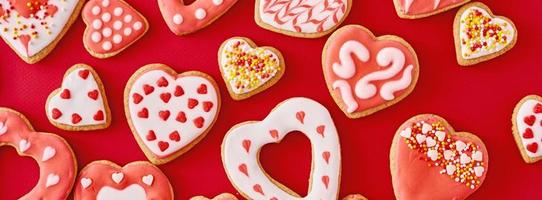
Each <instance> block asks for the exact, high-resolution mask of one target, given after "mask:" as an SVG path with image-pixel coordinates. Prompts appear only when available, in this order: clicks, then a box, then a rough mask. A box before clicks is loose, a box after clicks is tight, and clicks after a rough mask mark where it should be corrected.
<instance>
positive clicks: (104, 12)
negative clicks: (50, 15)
mask: <svg viewBox="0 0 542 200" xmlns="http://www.w3.org/2000/svg"><path fill="white" fill-rule="evenodd" d="M82 15H83V21H84V22H85V24H86V25H87V28H86V29H85V34H84V36H83V42H84V44H85V48H86V49H87V51H88V52H89V53H90V54H91V55H92V56H94V57H97V58H109V57H111V56H114V55H117V54H118V53H120V52H121V51H123V50H124V49H126V48H127V47H128V46H130V45H132V44H133V43H134V42H136V41H137V40H139V39H140V38H141V37H142V36H143V35H144V34H145V33H146V32H147V30H148V29H149V23H148V22H147V19H145V17H143V15H141V13H139V12H138V11H137V10H135V9H134V8H133V7H132V6H130V4H128V3H126V2H125V1H123V0H90V1H89V2H87V3H86V5H85V7H84V8H83V11H82Z"/></svg>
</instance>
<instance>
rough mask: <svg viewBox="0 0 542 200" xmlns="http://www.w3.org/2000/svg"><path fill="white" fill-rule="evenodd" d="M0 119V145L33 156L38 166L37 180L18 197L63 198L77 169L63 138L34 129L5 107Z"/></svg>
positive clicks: (70, 187)
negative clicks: (8, 146) (24, 193)
mask: <svg viewBox="0 0 542 200" xmlns="http://www.w3.org/2000/svg"><path fill="white" fill-rule="evenodd" d="M0 122H2V124H1V125H0V126H1V127H0V129H1V130H0V144H2V145H10V146H13V147H15V148H16V149H17V151H18V152H19V154H20V155H21V156H30V157H32V158H34V160H36V162H37V163H38V166H39V169H40V176H39V180H38V183H37V184H36V186H35V187H34V188H33V189H32V190H31V191H30V192H29V193H27V194H26V195H24V196H23V197H21V198H20V199H66V198H67V197H68V194H69V193H70V191H71V189H72V186H73V182H74V178H75V174H76V170H77V166H76V161H75V156H74V155H73V152H72V150H71V148H70V146H69V145H68V144H67V143H66V141H64V139H62V138H60V137H59V136H57V135H54V134H50V133H40V132H34V130H33V129H32V127H31V126H30V124H28V123H27V121H26V119H25V118H24V116H22V115H21V114H19V113H16V112H15V111H12V110H9V109H5V108H0ZM24 141H26V142H24ZM0 146H1V145H0ZM49 177H51V178H49ZM57 178H58V179H57Z"/></svg>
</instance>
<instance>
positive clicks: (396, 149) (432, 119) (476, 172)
mask: <svg viewBox="0 0 542 200" xmlns="http://www.w3.org/2000/svg"><path fill="white" fill-rule="evenodd" d="M488 161H489V158H488V153H487V149H486V146H485V144H484V142H482V140H480V138H478V137H477V136H476V135H474V134H471V133H467V132H455V131H454V129H453V128H452V127H451V126H450V125H449V124H448V122H446V120H444V119H443V118H441V117H439V116H436V115H431V114H424V115H418V116H415V117H413V118H411V119H409V120H407V121H406V122H405V123H404V124H403V125H401V127H400V128H399V129H398V130H397V133H396V134H395V137H394V139H393V143H392V146H391V150H390V169H391V174H392V183H393V189H394V191H395V197H396V198H397V199H466V198H467V197H468V196H470V195H471V194H472V193H474V192H475V191H476V190H478V188H480V186H481V185H482V183H483V182H484V180H485V178H486V175H487V170H488V166H489V164H488ZM420 180H423V181H420Z"/></svg>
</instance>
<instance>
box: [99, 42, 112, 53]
mask: <svg viewBox="0 0 542 200" xmlns="http://www.w3.org/2000/svg"><path fill="white" fill-rule="evenodd" d="M102 48H103V49H104V50H106V51H109V50H111V48H113V45H112V44H111V42H109V41H107V42H104V43H103V44H102Z"/></svg>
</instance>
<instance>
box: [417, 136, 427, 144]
mask: <svg viewBox="0 0 542 200" xmlns="http://www.w3.org/2000/svg"><path fill="white" fill-rule="evenodd" d="M426 138H427V136H425V135H422V134H417V135H416V141H417V142H418V144H421V143H424V142H425V139H426Z"/></svg>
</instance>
